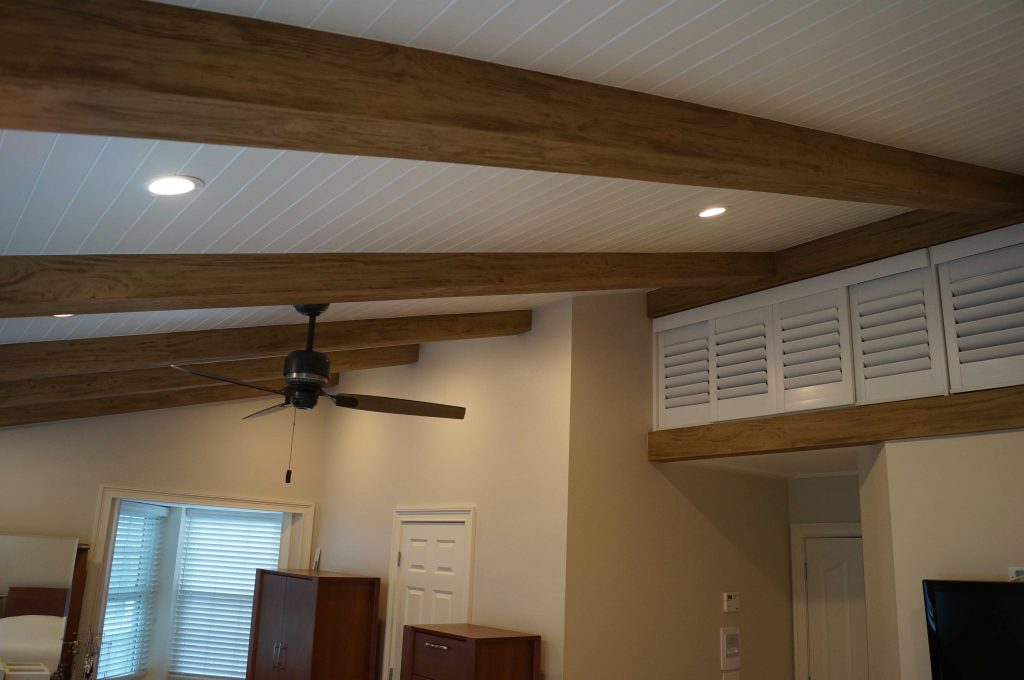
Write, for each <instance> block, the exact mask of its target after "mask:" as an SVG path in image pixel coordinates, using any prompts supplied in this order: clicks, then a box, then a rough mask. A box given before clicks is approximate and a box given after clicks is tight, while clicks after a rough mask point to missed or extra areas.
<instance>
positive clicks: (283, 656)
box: [277, 644, 288, 671]
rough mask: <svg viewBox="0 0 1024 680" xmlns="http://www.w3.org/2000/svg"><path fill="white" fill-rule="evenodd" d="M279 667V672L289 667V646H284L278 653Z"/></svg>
mask: <svg viewBox="0 0 1024 680" xmlns="http://www.w3.org/2000/svg"><path fill="white" fill-rule="evenodd" d="M277 659H278V666H277V670H279V671H283V670H284V668H285V666H287V665H288V645H286V644H282V645H281V649H280V650H278V653H277Z"/></svg>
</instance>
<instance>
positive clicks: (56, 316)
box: [53, 314, 74, 319]
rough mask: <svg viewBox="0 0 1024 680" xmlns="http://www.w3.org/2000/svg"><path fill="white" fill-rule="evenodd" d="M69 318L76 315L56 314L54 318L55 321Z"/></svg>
mask: <svg viewBox="0 0 1024 680" xmlns="http://www.w3.org/2000/svg"><path fill="white" fill-rule="evenodd" d="M69 316H74V314H54V315H53V318H54V319H66V318H68V317H69Z"/></svg>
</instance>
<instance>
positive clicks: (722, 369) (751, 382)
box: [712, 307, 775, 420]
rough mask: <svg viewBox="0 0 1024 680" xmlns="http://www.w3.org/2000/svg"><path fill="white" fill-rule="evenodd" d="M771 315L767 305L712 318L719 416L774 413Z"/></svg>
mask: <svg viewBox="0 0 1024 680" xmlns="http://www.w3.org/2000/svg"><path fill="white" fill-rule="evenodd" d="M771 318H772V317H771V308H770V307H764V308H761V309H755V310H751V311H749V312H742V313H740V314H733V315H731V316H727V317H723V318H720V319H715V321H714V322H713V323H714V334H713V347H714V351H713V359H714V361H713V364H714V366H713V371H712V394H713V395H714V405H715V406H714V408H715V416H716V419H717V420H730V419H733V418H751V417H754V416H760V415H767V414H770V413H774V411H775V394H774V389H775V385H774V383H775V379H774V369H773V367H772V365H771V363H770V361H769V358H770V356H771V354H772V352H771V348H770V344H771V339H770V336H769V329H770V326H771Z"/></svg>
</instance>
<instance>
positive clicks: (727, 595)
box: [722, 590, 740, 614]
mask: <svg viewBox="0 0 1024 680" xmlns="http://www.w3.org/2000/svg"><path fill="white" fill-rule="evenodd" d="M722 611H723V612H725V613H726V614H739V612H740V594H739V592H738V591H735V590H730V591H726V592H724V593H722Z"/></svg>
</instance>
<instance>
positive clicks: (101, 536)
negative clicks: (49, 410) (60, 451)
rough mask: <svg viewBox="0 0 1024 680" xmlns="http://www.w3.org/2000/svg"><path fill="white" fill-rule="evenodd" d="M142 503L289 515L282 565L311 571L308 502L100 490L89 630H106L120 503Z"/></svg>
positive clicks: (88, 607) (89, 589) (311, 515)
mask: <svg viewBox="0 0 1024 680" xmlns="http://www.w3.org/2000/svg"><path fill="white" fill-rule="evenodd" d="M122 500H125V501H142V502H149V503H156V504H165V503H166V504H169V505H183V506H190V505H193V506H204V507H213V508H237V509H242V510H265V511H269V512H281V513H290V514H291V515H292V517H293V518H296V517H297V518H298V521H297V522H296V521H293V523H292V527H291V528H286V529H283V530H282V534H281V535H282V541H281V543H282V545H281V563H282V565H284V566H286V567H287V568H290V569H308V568H309V565H310V561H311V554H312V550H313V521H314V513H315V510H316V505H315V504H314V503H313V502H305V501H281V500H265V499H253V498H232V497H226V496H206V495H199V494H186V493H174V492H167V491H154V490H149V489H132V488H125V487H116V486H101V487H100V502H99V505H98V506H97V511H96V523H95V529H94V530H93V537H94V539H93V543H92V544H93V545H95V546H96V549H95V550H90V551H89V553H90V564H89V569H88V572H87V573H88V574H89V575H90V576H89V577H88V579H87V580H88V581H91V583H87V587H86V603H85V607H84V608H83V609H84V612H83V617H82V621H83V622H89V624H90V626H91V627H87V628H86V629H87V630H93V631H99V630H102V627H103V613H104V611H105V610H106V607H107V585H108V583H109V582H110V567H111V559H112V558H113V551H114V541H113V535H112V533H111V532H112V530H113V529H114V527H115V525H116V523H117V517H118V513H119V512H120V507H121V501H122Z"/></svg>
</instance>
